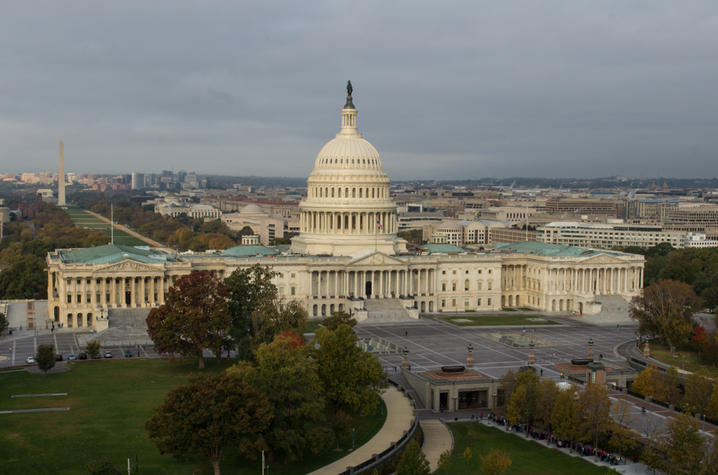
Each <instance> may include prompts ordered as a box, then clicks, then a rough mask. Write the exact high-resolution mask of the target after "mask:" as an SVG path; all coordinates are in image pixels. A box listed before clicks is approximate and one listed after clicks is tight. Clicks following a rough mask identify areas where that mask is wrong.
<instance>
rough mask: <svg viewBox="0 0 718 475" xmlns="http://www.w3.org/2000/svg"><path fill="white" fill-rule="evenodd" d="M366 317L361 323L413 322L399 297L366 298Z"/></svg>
mask: <svg viewBox="0 0 718 475" xmlns="http://www.w3.org/2000/svg"><path fill="white" fill-rule="evenodd" d="M364 308H365V309H366V311H367V319H366V320H364V321H363V322H362V323H388V322H413V321H416V319H414V318H411V315H409V312H408V311H407V310H406V309H405V308H404V306H403V305H402V303H401V302H400V301H399V299H368V300H366V301H365V302H364Z"/></svg>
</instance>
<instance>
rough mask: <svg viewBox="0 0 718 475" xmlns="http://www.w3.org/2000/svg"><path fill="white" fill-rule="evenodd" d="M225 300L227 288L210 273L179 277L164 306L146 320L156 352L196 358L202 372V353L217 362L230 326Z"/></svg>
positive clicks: (227, 295)
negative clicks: (216, 359)
mask: <svg viewBox="0 0 718 475" xmlns="http://www.w3.org/2000/svg"><path fill="white" fill-rule="evenodd" d="M228 297H229V292H228V290H227V287H226V286H225V285H224V284H223V283H221V282H220V281H219V280H218V279H217V278H216V277H214V275H212V274H211V273H209V272H206V271H201V272H192V273H191V274H188V275H185V276H183V277H180V278H179V279H178V280H177V282H176V283H175V285H173V286H172V287H170V289H169V292H168V293H167V300H166V303H165V304H164V305H162V306H160V307H156V308H153V309H152V310H151V311H150V313H149V315H148V316H147V332H148V333H149V335H150V338H152V341H153V342H154V344H155V349H156V350H157V351H158V352H159V353H163V354H173V353H179V354H181V355H183V356H185V357H189V356H193V357H196V358H198V360H199V367H200V368H204V357H203V351H204V350H205V349H209V350H211V351H212V352H213V353H214V354H215V355H216V356H217V357H218V358H220V357H221V354H222V348H223V347H225V346H226V343H227V341H228V337H229V335H228V332H229V327H230V323H231V318H230V315H229V308H228V303H227V298H228Z"/></svg>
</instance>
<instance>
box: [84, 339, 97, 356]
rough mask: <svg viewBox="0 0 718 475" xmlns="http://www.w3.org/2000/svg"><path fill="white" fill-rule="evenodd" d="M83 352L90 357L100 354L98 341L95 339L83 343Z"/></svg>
mask: <svg viewBox="0 0 718 475" xmlns="http://www.w3.org/2000/svg"><path fill="white" fill-rule="evenodd" d="M85 352H86V353H87V354H88V355H89V356H90V358H97V356H98V355H99V354H100V342H99V341H97V340H90V341H88V342H87V344H85Z"/></svg>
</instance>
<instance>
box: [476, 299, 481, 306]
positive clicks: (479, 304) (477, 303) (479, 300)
mask: <svg viewBox="0 0 718 475" xmlns="http://www.w3.org/2000/svg"><path fill="white" fill-rule="evenodd" d="M476 305H478V306H479V307H481V298H479V299H478V300H477V301H476Z"/></svg>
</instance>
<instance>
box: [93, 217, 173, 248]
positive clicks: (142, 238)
mask: <svg viewBox="0 0 718 475" xmlns="http://www.w3.org/2000/svg"><path fill="white" fill-rule="evenodd" d="M83 211H84V212H86V213H88V214H91V215H92V216H94V217H95V218H97V219H99V220H102V221H104V222H105V223H107V224H112V221H110V220H109V219H108V218H105V217H104V216H102V215H101V214H98V213H95V212H94V211H90V210H89V209H83ZM115 229H119V230H121V231H124V232H126V233H127V234H129V235H130V236H132V237H135V238H137V239H139V240H140V241H142V242H145V243H147V244H149V245H150V246H152V247H158V248H160V249H164V250H169V251H173V249H170V248H168V247H167V246H166V245H164V244H162V243H160V242H157V241H155V240H154V239H150V238H148V237H147V236H143V235H142V234H140V233H138V232H137V231H133V230H131V229H130V228H128V227H127V226H125V225H122V224H119V223H115Z"/></svg>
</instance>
